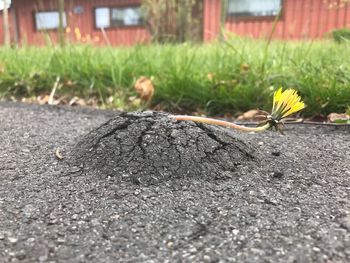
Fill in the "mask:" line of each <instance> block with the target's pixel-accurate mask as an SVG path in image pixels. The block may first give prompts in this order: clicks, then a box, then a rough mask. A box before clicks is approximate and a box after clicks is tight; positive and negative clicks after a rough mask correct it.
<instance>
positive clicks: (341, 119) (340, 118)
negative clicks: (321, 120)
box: [327, 113, 350, 124]
mask: <svg viewBox="0 0 350 263" xmlns="http://www.w3.org/2000/svg"><path fill="white" fill-rule="evenodd" d="M327 120H328V122H331V123H348V124H350V115H348V114H346V113H341V114H339V113H331V114H329V115H328V116H327Z"/></svg>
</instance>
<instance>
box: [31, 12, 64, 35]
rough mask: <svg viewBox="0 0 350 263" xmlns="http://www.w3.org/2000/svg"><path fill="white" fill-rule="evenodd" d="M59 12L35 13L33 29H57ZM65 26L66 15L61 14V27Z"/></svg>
mask: <svg viewBox="0 0 350 263" xmlns="http://www.w3.org/2000/svg"><path fill="white" fill-rule="evenodd" d="M59 21H60V18H59V12H58V11H49V12H37V13H35V27H36V29H37V30H45V29H57V28H59V24H60V23H59ZM66 26H67V20H66V14H65V13H63V27H66Z"/></svg>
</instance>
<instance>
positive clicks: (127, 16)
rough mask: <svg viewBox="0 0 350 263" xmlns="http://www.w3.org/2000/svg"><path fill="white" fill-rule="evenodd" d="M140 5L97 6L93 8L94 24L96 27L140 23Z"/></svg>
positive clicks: (135, 24) (136, 24)
mask: <svg viewBox="0 0 350 263" xmlns="http://www.w3.org/2000/svg"><path fill="white" fill-rule="evenodd" d="M142 24H143V23H142V18H141V8H140V6H132V7H111V8H110V7H98V8H96V9H95V26H96V27H97V28H108V27H121V26H138V25H142Z"/></svg>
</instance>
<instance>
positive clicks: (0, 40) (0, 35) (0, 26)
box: [0, 9, 16, 45]
mask: <svg viewBox="0 0 350 263" xmlns="http://www.w3.org/2000/svg"><path fill="white" fill-rule="evenodd" d="M8 12H9V26H10V37H11V42H12V43H15V42H16V32H15V26H14V25H15V21H14V19H15V17H14V16H13V10H12V9H9V10H8ZM2 13H3V12H2V11H0V45H3V44H4V18H3V14H2Z"/></svg>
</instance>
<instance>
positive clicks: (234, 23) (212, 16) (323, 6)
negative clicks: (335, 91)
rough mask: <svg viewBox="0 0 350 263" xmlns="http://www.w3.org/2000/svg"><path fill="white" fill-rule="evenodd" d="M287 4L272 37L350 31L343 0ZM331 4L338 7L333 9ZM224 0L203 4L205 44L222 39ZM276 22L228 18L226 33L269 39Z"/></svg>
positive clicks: (309, 36)
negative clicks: (220, 37) (222, 3)
mask: <svg viewBox="0 0 350 263" xmlns="http://www.w3.org/2000/svg"><path fill="white" fill-rule="evenodd" d="M325 2H327V1H324V0H284V1H283V12H282V16H281V18H280V20H279V21H278V22H277V24H276V30H275V32H274V35H273V37H274V38H278V39H288V40H295V39H314V38H322V37H324V36H325V35H326V33H328V32H329V31H331V30H333V29H335V28H343V27H348V28H350V5H347V6H345V7H339V4H340V2H341V1H340V0H332V1H328V4H327V3H325ZM329 3H336V6H338V8H336V7H335V6H333V7H330V5H329ZM220 13H221V0H204V40H205V41H209V40H212V39H215V38H216V37H217V36H218V35H219V28H220ZM273 23H274V18H253V17H245V18H233V17H228V18H227V19H226V22H225V29H226V30H228V31H230V32H233V33H235V34H238V35H241V36H249V37H255V38H257V37H267V36H269V34H270V32H271V29H272V26H273Z"/></svg>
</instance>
